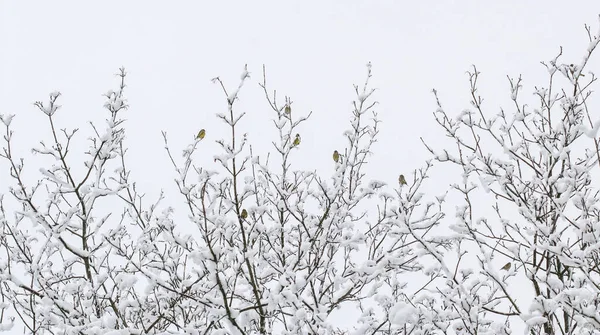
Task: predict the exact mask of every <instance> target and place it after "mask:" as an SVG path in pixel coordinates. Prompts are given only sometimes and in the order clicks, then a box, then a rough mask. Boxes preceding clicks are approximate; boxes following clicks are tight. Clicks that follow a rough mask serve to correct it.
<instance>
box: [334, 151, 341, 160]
mask: <svg viewBox="0 0 600 335" xmlns="http://www.w3.org/2000/svg"><path fill="white" fill-rule="evenodd" d="M333 161H334V162H336V163H337V162H339V161H340V153H339V152H338V151H337V150H335V151H334V152H333Z"/></svg>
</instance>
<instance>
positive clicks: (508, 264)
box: [500, 262, 512, 271]
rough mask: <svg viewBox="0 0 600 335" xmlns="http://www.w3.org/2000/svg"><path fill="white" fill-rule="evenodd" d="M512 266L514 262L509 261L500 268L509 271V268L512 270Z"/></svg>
mask: <svg viewBox="0 0 600 335" xmlns="http://www.w3.org/2000/svg"><path fill="white" fill-rule="evenodd" d="M511 266H512V263H511V262H508V263H506V264H505V265H504V266H503V267H501V268H500V270H504V271H508V270H510V267H511Z"/></svg>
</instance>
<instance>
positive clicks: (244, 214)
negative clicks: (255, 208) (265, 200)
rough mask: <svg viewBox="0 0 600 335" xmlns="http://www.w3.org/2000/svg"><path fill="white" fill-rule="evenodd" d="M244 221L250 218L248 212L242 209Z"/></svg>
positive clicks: (241, 215)
mask: <svg viewBox="0 0 600 335" xmlns="http://www.w3.org/2000/svg"><path fill="white" fill-rule="evenodd" d="M240 217H241V218H242V219H246V218H247V217H248V211H247V210H246V209H242V213H241V214H240Z"/></svg>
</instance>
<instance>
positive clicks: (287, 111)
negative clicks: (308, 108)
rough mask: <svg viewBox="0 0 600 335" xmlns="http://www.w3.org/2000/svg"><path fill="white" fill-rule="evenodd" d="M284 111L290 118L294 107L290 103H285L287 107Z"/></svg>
mask: <svg viewBox="0 0 600 335" xmlns="http://www.w3.org/2000/svg"><path fill="white" fill-rule="evenodd" d="M283 111H284V112H285V115H286V116H287V117H289V118H291V117H292V107H291V106H290V105H285V108H284V109H283Z"/></svg>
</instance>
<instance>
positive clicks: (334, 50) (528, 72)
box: [0, 0, 600, 202]
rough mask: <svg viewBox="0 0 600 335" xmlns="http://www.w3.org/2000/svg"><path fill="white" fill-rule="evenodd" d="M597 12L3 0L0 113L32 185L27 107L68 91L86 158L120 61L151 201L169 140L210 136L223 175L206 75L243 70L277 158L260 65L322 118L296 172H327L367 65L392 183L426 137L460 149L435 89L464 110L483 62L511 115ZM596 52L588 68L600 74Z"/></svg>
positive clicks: (65, 100)
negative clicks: (449, 137) (440, 121)
mask: <svg viewBox="0 0 600 335" xmlns="http://www.w3.org/2000/svg"><path fill="white" fill-rule="evenodd" d="M598 14H600V1H597V0H588V1H550V0H545V1H541V0H540V1H518V0H505V1H475V0H469V1H442V0H439V1H392V0H386V1H357V0H346V1H324V0H321V1H306V0H304V1H160V2H159V1H97V2H88V1H45V2H41V1H39V2H33V1H6V0H0V113H1V114H16V118H15V120H14V122H13V126H14V130H15V141H16V142H15V146H16V148H17V149H18V151H17V155H19V156H24V157H27V160H26V172H27V176H28V178H30V180H36V179H37V178H38V177H39V174H38V172H37V170H38V167H35V166H33V163H36V162H41V161H40V160H39V158H31V157H30V156H31V154H30V151H28V149H29V148H31V146H32V145H35V144H36V143H37V142H39V141H40V140H43V139H44V138H45V139H48V135H49V132H48V126H47V123H46V121H47V120H46V118H45V117H44V115H42V114H41V113H40V112H39V111H37V110H36V109H35V107H34V106H33V105H32V103H33V102H34V101H36V100H47V98H48V94H49V93H50V92H52V91H56V90H58V91H61V92H62V93H63V96H62V97H61V101H60V104H62V105H63V108H62V109H61V111H60V113H59V114H58V116H57V117H58V121H59V123H60V125H59V126H60V127H66V128H75V127H80V128H81V134H80V135H79V137H78V139H80V140H81V141H80V142H79V143H78V144H79V147H80V148H83V147H84V146H85V139H86V138H87V137H88V135H89V134H91V133H90V127H89V126H88V125H87V124H86V122H87V121H94V122H101V121H102V120H103V119H104V118H105V117H106V116H107V115H106V112H105V110H104V109H103V108H102V104H103V101H104V100H103V99H104V98H103V97H102V96H101V95H102V94H103V93H105V92H106V91H107V90H108V89H114V88H116V85H117V78H116V77H115V76H114V74H115V73H116V72H117V70H118V68H119V67H121V66H124V67H125V68H126V69H127V71H128V72H129V77H128V81H127V84H128V90H127V97H128V99H129V104H130V109H129V110H128V111H127V112H126V113H127V119H128V121H127V125H126V126H127V129H128V138H127V144H128V146H129V147H130V152H129V154H130V159H131V160H130V163H129V167H130V168H131V169H132V170H133V173H134V175H133V177H134V179H136V180H138V181H139V182H140V183H141V185H142V186H143V190H145V191H147V192H148V193H150V194H154V195H155V194H157V192H158V190H159V189H160V188H165V189H170V190H171V191H172V192H174V189H173V182H172V178H173V177H174V173H173V170H172V168H171V167H170V165H169V162H168V160H167V157H166V154H165V152H164V150H163V143H162V137H161V133H160V132H161V130H165V131H167V132H168V134H169V136H170V139H171V144H172V146H173V148H174V149H180V148H183V147H184V146H185V145H186V144H187V143H189V142H190V141H191V140H192V139H193V136H194V135H195V134H196V132H197V131H198V130H199V129H200V128H206V129H207V141H205V143H203V144H204V145H205V146H206V148H205V149H204V151H203V155H205V156H204V157H203V159H204V160H205V162H206V164H208V166H209V167H215V168H216V166H214V165H210V164H214V163H213V160H212V156H213V154H215V153H216V152H215V149H216V145H214V142H212V141H213V140H216V139H220V138H223V137H225V136H227V135H228V132H226V128H225V126H224V125H222V124H221V123H219V122H218V120H217V118H216V117H215V114H216V113H219V112H223V111H225V108H226V104H225V99H224V96H223V94H222V92H221V89H220V88H219V87H218V86H217V85H214V84H212V83H211V81H210V79H211V78H213V77H215V76H221V77H222V78H223V80H224V81H225V83H226V85H227V87H229V88H231V89H233V88H234V87H235V86H237V85H238V82H239V76H240V73H241V71H242V69H243V67H244V64H248V69H249V71H250V72H251V74H252V78H251V80H250V81H249V82H248V83H247V86H246V87H244V89H243V91H242V93H241V95H240V101H239V105H238V108H239V109H240V110H243V111H245V112H247V117H246V118H245V121H243V122H242V124H241V127H242V128H244V129H243V131H244V132H247V133H248V136H249V139H250V141H251V142H252V143H254V144H255V145H256V148H257V150H258V151H260V152H265V151H266V150H267V149H269V147H268V145H269V143H270V141H271V140H272V139H273V138H272V137H269V136H273V135H275V131H274V128H273V126H272V124H271V122H270V121H269V120H270V119H271V118H272V117H273V112H272V111H271V110H269V108H268V105H267V104H266V102H265V100H264V96H263V93H262V92H261V89H260V87H259V86H258V83H259V82H260V81H261V71H262V65H263V64H265V65H266V67H267V74H268V84H269V87H270V88H271V89H277V90H278V92H279V95H280V96H284V95H288V96H290V97H291V98H292V100H293V101H294V105H293V106H294V107H293V108H294V113H295V114H296V113H297V114H305V113H308V112H309V111H313V116H312V118H311V120H310V121H309V122H308V123H305V124H304V126H303V127H302V129H301V130H300V131H301V134H302V135H303V136H302V139H303V141H302V145H301V147H300V149H299V150H298V153H297V155H296V156H295V160H294V164H296V165H297V167H298V168H302V169H310V170H312V169H318V170H320V171H328V169H332V168H333V166H332V164H333V163H332V161H331V152H332V151H333V150H334V148H340V147H341V146H342V145H343V144H344V140H343V137H342V132H343V130H344V129H346V128H347V127H348V120H349V116H350V111H351V104H350V102H351V100H352V98H353V87H352V85H353V84H355V83H356V84H362V82H363V81H364V78H365V65H366V63H367V62H368V61H371V62H372V64H373V79H372V84H373V87H376V88H378V91H377V93H376V95H375V97H376V99H377V100H378V101H379V102H380V104H379V105H378V107H377V110H378V112H379V116H380V118H381V119H382V120H383V123H382V125H381V135H380V138H379V142H378V143H377V144H376V146H375V148H374V150H375V155H374V156H373V157H372V159H371V163H372V165H371V167H370V168H369V172H370V177H371V178H376V179H380V180H384V181H387V182H390V183H395V181H396V178H397V176H398V173H407V171H409V170H412V169H414V168H417V167H419V166H420V165H422V162H423V161H424V160H425V159H426V158H429V154H428V153H427V152H426V150H425V149H424V147H423V145H422V144H421V142H420V140H419V138H420V137H424V138H425V139H426V140H428V141H430V142H431V143H432V144H434V145H436V146H438V147H439V146H443V145H446V146H450V145H451V144H447V143H446V144H445V143H444V142H443V140H444V136H443V135H442V134H440V133H441V131H440V129H439V128H438V127H436V124H435V121H434V119H433V116H432V112H434V110H435V104H434V98H433V96H432V94H431V89H432V88H436V89H438V91H439V93H440V97H441V99H442V102H443V103H444V105H445V108H446V110H447V112H448V113H449V114H451V115H456V114H458V113H459V112H460V111H461V110H462V109H464V108H468V107H469V100H468V93H469V92H468V81H467V75H466V71H467V70H469V69H470V66H471V65H472V64H475V65H477V67H478V69H479V70H480V71H481V72H482V79H481V94H482V95H483V96H484V98H486V99H487V101H488V103H487V108H488V112H489V113H496V112H498V111H499V109H500V107H501V106H504V107H508V108H510V106H511V103H510V101H509V94H510V93H509V89H508V87H509V86H508V81H507V79H506V76H507V75H510V76H518V75H519V74H522V75H523V78H524V86H525V90H524V92H525V93H526V94H527V95H526V99H529V98H531V96H530V95H529V93H530V92H532V90H533V86H536V85H537V86H543V85H546V83H547V81H546V76H545V74H546V72H545V69H544V68H543V67H542V66H541V65H540V64H539V62H540V61H542V60H549V59H551V58H553V57H554V56H555V55H556V54H557V53H558V50H559V47H560V46H563V47H564V56H563V57H564V58H563V62H565V63H579V62H580V60H581V57H582V56H583V54H584V52H585V49H586V47H587V36H586V32H585V30H584V24H589V25H591V27H592V30H593V31H594V32H595V31H597V29H598V25H599V22H598ZM598 58H599V56H598V55H597V57H595V58H594V59H592V61H591V63H590V65H589V67H588V70H591V71H596V72H599V71H598V70H600V69H599V65H600V61H599V60H598ZM598 116H599V115H598V114H596V117H598ZM211 142H212V143H213V144H211ZM77 155H79V156H77ZM80 155H81V154H78V153H73V157H72V158H75V160H74V161H76V160H77V157H81V156H80ZM27 162H29V163H30V164H31V166H29V165H27V164H28V163H27ZM7 168H8V165H7V164H6V162H0V169H1V170H0V193H6V192H7V187H6V186H7V185H8V184H9V183H10V184H12V181H10V180H9V178H8V170H7ZM442 186H445V185H442ZM171 195H174V196H176V194H174V193H171ZM169 200H173V202H177V201H178V202H181V201H180V200H181V198H180V197H176V198H169Z"/></svg>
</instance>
